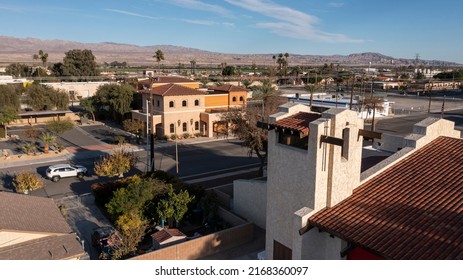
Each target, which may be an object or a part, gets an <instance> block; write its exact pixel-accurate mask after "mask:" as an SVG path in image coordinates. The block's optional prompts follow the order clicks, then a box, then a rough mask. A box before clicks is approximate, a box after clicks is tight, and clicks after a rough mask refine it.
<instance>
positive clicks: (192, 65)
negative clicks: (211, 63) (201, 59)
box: [190, 59, 196, 74]
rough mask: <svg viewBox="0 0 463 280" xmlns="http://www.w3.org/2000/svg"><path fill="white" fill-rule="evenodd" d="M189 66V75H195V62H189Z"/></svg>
mask: <svg viewBox="0 0 463 280" xmlns="http://www.w3.org/2000/svg"><path fill="white" fill-rule="evenodd" d="M190 65H191V74H194V73H195V69H196V60H194V59H192V60H191V61H190Z"/></svg>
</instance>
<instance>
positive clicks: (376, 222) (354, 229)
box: [309, 137, 463, 259]
mask: <svg viewBox="0 0 463 280" xmlns="http://www.w3.org/2000/svg"><path fill="white" fill-rule="evenodd" d="M309 223H310V224H312V225H314V226H316V227H318V228H320V229H322V230H324V231H326V232H329V233H330V234H333V235H336V236H338V237H340V238H342V239H344V240H346V241H348V242H351V243H353V244H355V245H358V246H360V247H363V248H366V249H367V250H369V251H371V252H373V253H375V254H377V255H380V256H382V257H385V258H388V259H463V139H455V138H449V137H439V138H437V139H436V140H434V141H432V142H431V143H429V144H428V145H426V146H425V147H423V148H421V149H420V150H418V151H416V152H415V153H414V154H412V155H410V156H409V157H407V158H405V159H403V160H402V161H400V162H399V163H397V164H395V165H394V166H392V167H390V168H388V169H387V170H386V171H384V172H382V173H381V174H379V175H378V176H376V177H374V178H373V179H371V180H369V181H368V182H366V183H364V184H363V185H362V186H359V187H358V188H357V189H356V190H355V191H354V193H353V194H352V196H350V197H349V198H347V199H345V200H344V201H342V202H341V203H339V204H338V205H336V206H334V207H332V208H329V209H324V210H322V211H320V212H318V213H317V214H315V215H314V216H312V217H311V218H310V219H309Z"/></svg>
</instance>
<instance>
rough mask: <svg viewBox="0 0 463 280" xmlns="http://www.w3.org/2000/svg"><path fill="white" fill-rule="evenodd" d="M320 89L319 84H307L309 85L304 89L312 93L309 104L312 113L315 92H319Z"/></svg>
mask: <svg viewBox="0 0 463 280" xmlns="http://www.w3.org/2000/svg"><path fill="white" fill-rule="evenodd" d="M319 89H320V86H318V85H317V84H307V85H306V86H305V87H304V90H305V91H307V92H309V93H310V103H309V106H310V110H311V111H312V104H313V94H314V93H315V92H317V91H318V90H319Z"/></svg>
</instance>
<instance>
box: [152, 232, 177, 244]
mask: <svg viewBox="0 0 463 280" xmlns="http://www.w3.org/2000/svg"><path fill="white" fill-rule="evenodd" d="M174 236H180V237H186V235H185V234H183V232H181V231H180V230H178V229H176V228H164V229H162V230H160V231H158V232H155V233H153V234H151V237H152V238H153V239H154V240H156V241H157V242H158V243H159V244H161V243H162V242H164V241H166V240H168V239H170V238H171V237H174Z"/></svg>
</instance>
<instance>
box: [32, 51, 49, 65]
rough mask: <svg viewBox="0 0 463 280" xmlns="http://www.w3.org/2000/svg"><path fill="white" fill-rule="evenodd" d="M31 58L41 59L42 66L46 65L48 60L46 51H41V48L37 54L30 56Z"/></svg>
mask: <svg viewBox="0 0 463 280" xmlns="http://www.w3.org/2000/svg"><path fill="white" fill-rule="evenodd" d="M32 59H34V60H38V59H40V60H41V61H42V64H43V67H46V66H47V60H48V53H46V52H43V51H42V50H39V53H38V54H34V55H33V56H32Z"/></svg>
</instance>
